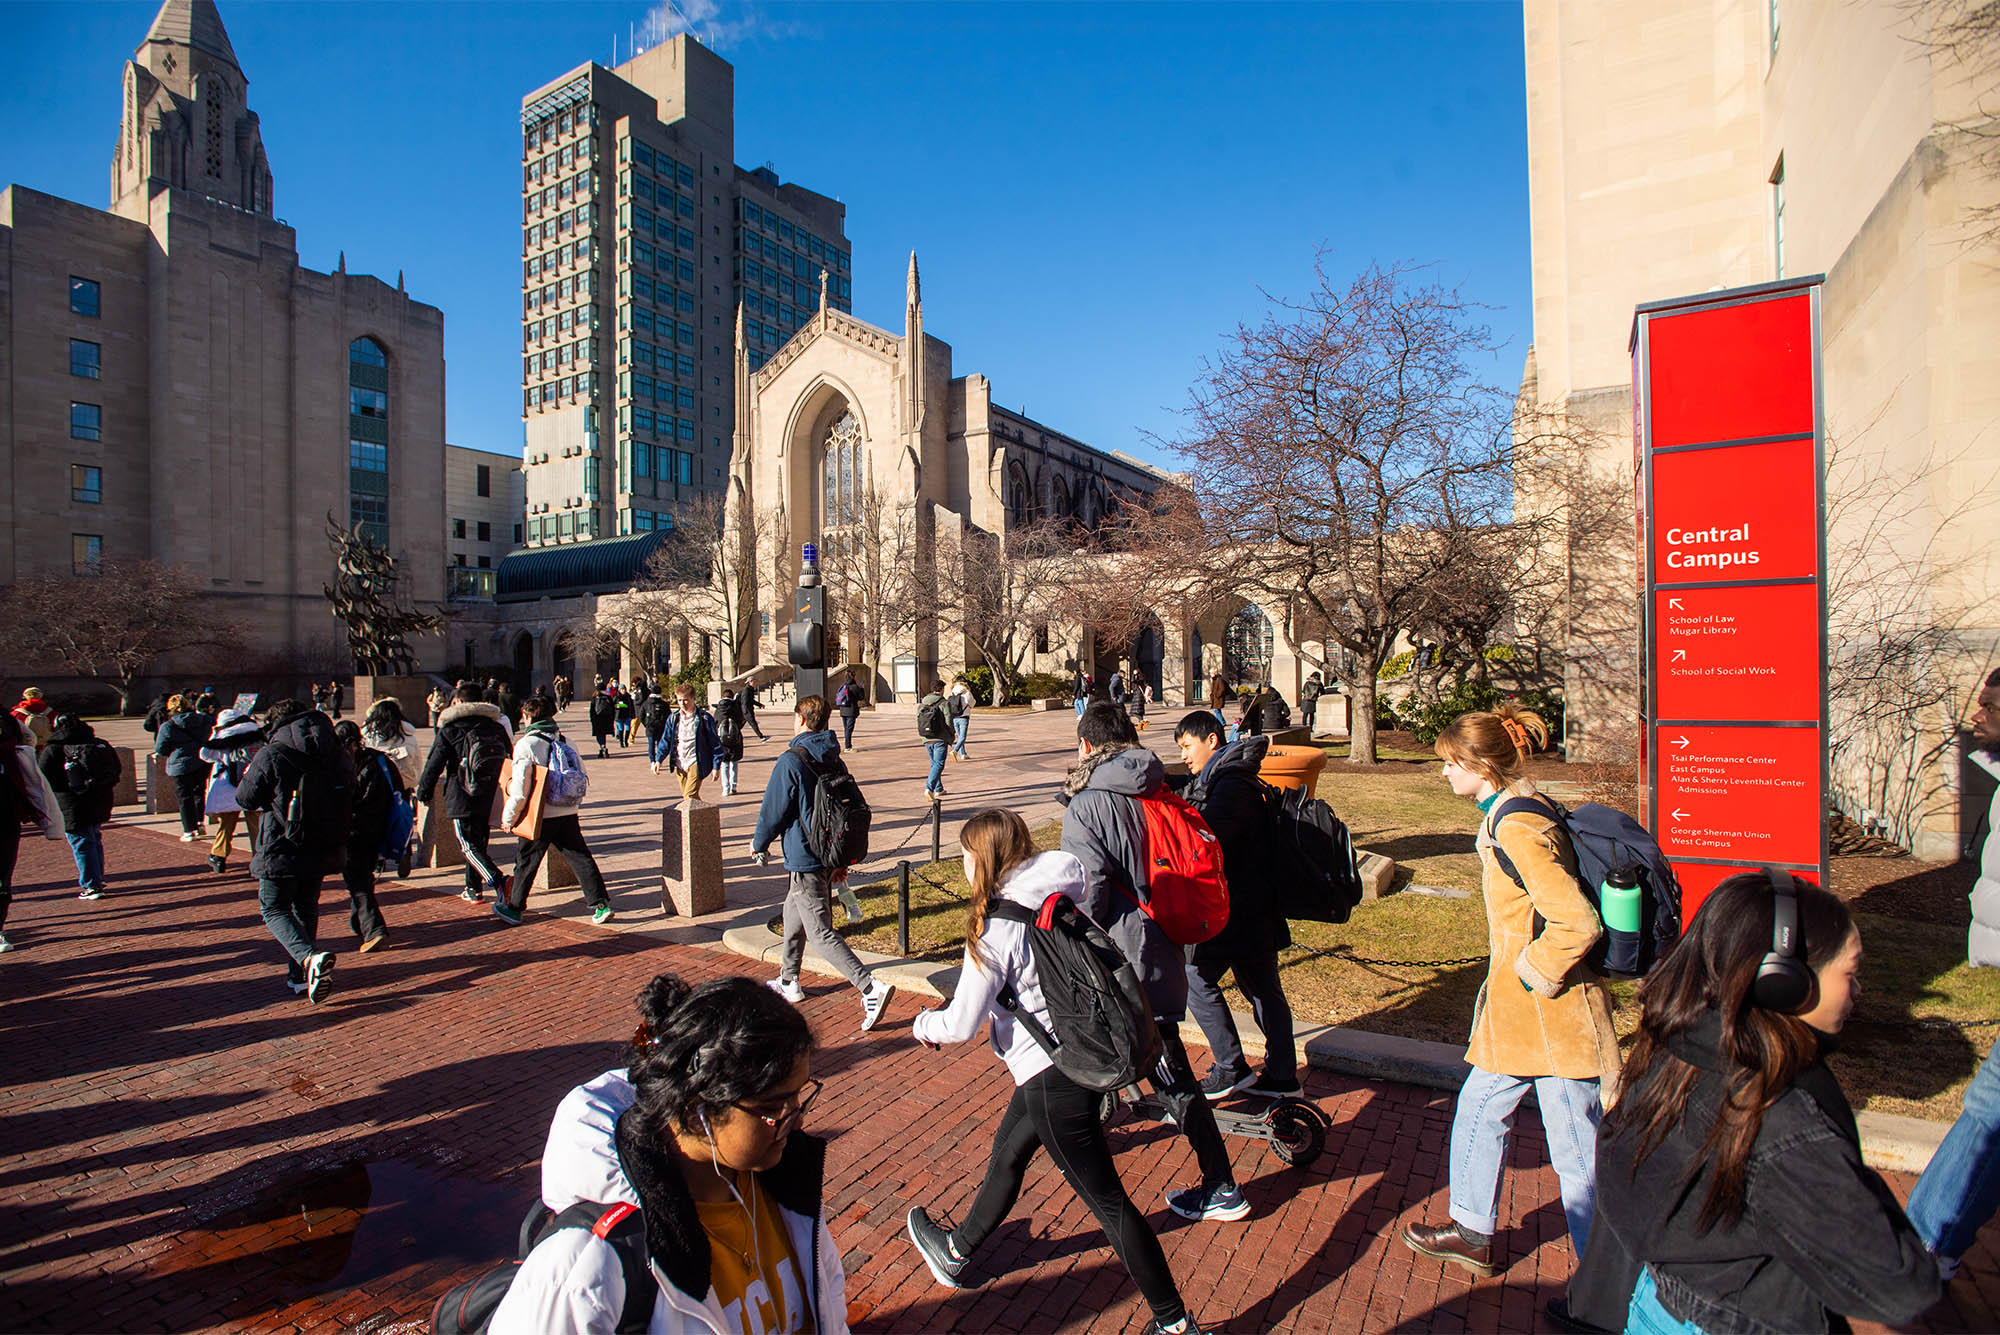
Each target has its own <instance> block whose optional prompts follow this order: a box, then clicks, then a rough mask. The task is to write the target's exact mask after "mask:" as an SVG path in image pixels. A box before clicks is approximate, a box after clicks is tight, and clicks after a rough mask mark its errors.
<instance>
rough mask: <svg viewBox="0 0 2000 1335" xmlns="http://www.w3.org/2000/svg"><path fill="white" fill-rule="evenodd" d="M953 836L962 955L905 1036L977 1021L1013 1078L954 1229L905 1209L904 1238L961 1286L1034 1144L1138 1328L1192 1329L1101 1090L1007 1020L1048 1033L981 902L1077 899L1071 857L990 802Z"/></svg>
mask: <svg viewBox="0 0 2000 1335" xmlns="http://www.w3.org/2000/svg"><path fill="white" fill-rule="evenodd" d="M958 842H959V846H960V847H961V848H963V849H964V850H965V864H966V875H967V877H968V878H969V879H970V880H971V882H972V896H971V904H970V907H969V911H968V912H967V915H966V925H965V962H964V964H963V966H962V967H961V968H960V970H959V978H958V988H957V990H956V991H955V992H954V993H953V994H952V999H951V1004H950V1005H948V1006H946V1007H944V1008H943V1009H940V1010H927V1011H924V1012H923V1013H922V1014H920V1015H918V1016H917V1018H916V1021H915V1023H914V1024H912V1025H911V1034H912V1035H913V1036H914V1037H915V1038H916V1040H917V1041H918V1042H919V1043H922V1044H923V1045H924V1046H925V1047H931V1048H935V1047H940V1046H942V1045H944V1044H946V1043H964V1042H968V1041H969V1040H971V1039H972V1038H973V1037H975V1036H976V1035H977V1034H978V1033H979V1030H980V1028H981V1026H985V1027H986V1028H987V1029H988V1033H989V1039H990V1041H991V1043H992V1045H993V1051H994V1052H995V1053H996V1054H997V1055H998V1056H999V1057H1000V1059H1001V1060H1002V1061H1003V1062H1005V1063H1006V1064H1007V1071H1008V1074H1010V1075H1011V1076H1013V1078H1014V1096H1013V1098H1011V1099H1010V1100H1008V1103H1007V1111H1006V1112H1004V1113H1003V1114H1001V1117H1000V1127H999V1130H998V1131H996V1132H995V1133H994V1136H993V1153H992V1157H991V1159H990V1160H989V1161H988V1164H987V1168H986V1178H985V1180H984V1181H983V1182H981V1183H980V1186H979V1193H978V1195H976V1196H975V1197H974V1198H973V1201H972V1206H971V1208H970V1209H969V1210H968V1211H967V1212H966V1215H965V1218H964V1219H963V1220H962V1221H961V1222H960V1223H959V1225H958V1226H957V1227H956V1228H947V1227H945V1226H944V1225H942V1224H940V1223H938V1222H936V1221H934V1220H933V1219H932V1218H931V1216H930V1212H929V1211H928V1210H926V1209H925V1208H924V1207H923V1206H921V1205H920V1206H917V1207H915V1208H914V1209H912V1210H911V1211H910V1212H909V1214H908V1216H907V1217H906V1219H905V1228H906V1229H907V1231H908V1233H909V1235H910V1241H911V1242H912V1243H914V1244H915V1245H916V1248H917V1254H918V1255H920V1256H922V1257H923V1259H924V1264H925V1265H926V1266H928V1267H929V1268H930V1272H931V1274H932V1276H933V1277H935V1278H936V1280H937V1282H938V1283H940V1284H943V1285H945V1286H946V1287H948V1288H954V1289H962V1288H968V1287H970V1285H969V1284H968V1282H967V1278H968V1276H967V1272H968V1271H969V1270H970V1268H971V1265H972V1260H973V1258H974V1257H975V1256H976V1255H977V1254H978V1252H979V1247H980V1244H982V1243H984V1242H985V1241H986V1239H987V1238H989V1237H991V1236H992V1234H993V1231H994V1230H995V1229H996V1228H998V1227H999V1226H1000V1225H1001V1223H1002V1222H1003V1221H1004V1220H1005V1219H1006V1218H1007V1216H1008V1214H1009V1213H1010V1212H1012V1210H1013V1208H1014V1205H1015V1203H1016V1202H1017V1201H1019V1200H1020V1198H1021V1181H1022V1178H1023V1176H1024V1175H1025V1174H1026V1173H1027V1170H1028V1165H1029V1164H1030V1163H1031V1162H1033V1160H1034V1157H1035V1152H1036V1151H1037V1150H1042V1149H1046V1150H1047V1151H1048V1154H1049V1158H1050V1160H1051V1161H1052V1162H1053V1163H1054V1164H1055V1166H1056V1169H1057V1171H1059V1172H1060V1173H1061V1174H1062V1175H1063V1180H1064V1181H1065V1182H1067V1183H1069V1186H1070V1190H1072V1191H1074V1192H1075V1193H1076V1194H1077V1195H1078V1196H1079V1197H1081V1198H1082V1200H1083V1203H1084V1204H1085V1205H1086V1206H1088V1207H1089V1209H1090V1212H1091V1214H1093V1215H1094V1216H1096V1218H1097V1222H1098V1225H1099V1227H1101V1228H1102V1229H1103V1230H1104V1236H1105V1238H1106V1239H1107V1240H1108V1241H1109V1242H1110V1243H1111V1247H1112V1250H1113V1251H1115V1252H1117V1254H1118V1259H1119V1260H1120V1261H1121V1262H1122V1263H1123V1264H1124V1266H1125V1269H1126V1271H1127V1273H1129V1274H1130V1275H1131V1276H1132V1282H1133V1284H1135V1285H1136V1286H1137V1287H1138V1289H1139V1292H1140V1294H1141V1295H1142V1296H1143V1297H1144V1298H1145V1299H1146V1305H1147V1306H1148V1307H1150V1308H1152V1309H1153V1319H1152V1320H1151V1321H1150V1322H1149V1323H1148V1324H1147V1326H1146V1330H1147V1332H1148V1333H1149V1335H1151V1333H1152V1332H1171V1333H1173V1335H1179V1333H1180V1332H1183V1331H1188V1330H1198V1329H1199V1328H1198V1327H1196V1326H1195V1325H1194V1323H1193V1322H1192V1321H1190V1320H1189V1319H1188V1310H1187V1304H1186V1303H1185V1302H1184V1301H1183V1300H1182V1298H1181V1293H1180V1289H1179V1286H1177V1285H1176V1284H1175V1283H1174V1277H1173V1272H1172V1271H1170V1270H1169V1269H1168V1268H1167V1258H1166V1254H1165V1253H1164V1252H1163V1251H1161V1250H1160V1240H1159V1238H1158V1237H1156V1236H1155V1235H1154V1233H1153V1228H1152V1225H1151V1224H1150V1223H1148V1222H1147V1220H1146V1213H1145V1211H1143V1210H1141V1209H1140V1208H1139V1207H1138V1206H1136V1205H1134V1204H1133V1203H1132V1198H1131V1197H1130V1196H1128V1195H1127V1194H1126V1192H1125V1184H1124V1183H1123V1182H1121V1181H1120V1180H1119V1177H1118V1167H1117V1165H1116V1164H1115V1163H1114V1162H1113V1161H1112V1158H1111V1146H1110V1145H1109V1144H1108V1143H1107V1142H1106V1141H1105V1138H1104V1125H1103V1123H1102V1121H1101V1120H1100V1119H1099V1103H1100V1101H1101V1099H1102V1097H1103V1096H1102V1095H1100V1094H1097V1093H1095V1092H1093V1091H1091V1090H1087V1089H1085V1088H1083V1087H1082V1086H1081V1085H1078V1084H1077V1083H1076V1082H1075V1081H1073V1080H1071V1079H1070V1078H1069V1077H1068V1076H1066V1075H1064V1074H1063V1073H1062V1072H1061V1071H1059V1070H1057V1069H1056V1066H1055V1063H1054V1062H1053V1061H1052V1060H1051V1059H1050V1058H1049V1055H1048V1053H1047V1052H1045V1051H1044V1050H1043V1049H1042V1047H1041V1045H1040V1044H1038V1043H1037V1042H1035V1040H1034V1038H1033V1037H1032V1036H1030V1034H1029V1032H1028V1029H1027V1026H1026V1025H1024V1024H1022V1023H1021V1022H1020V1021H1019V1020H1018V1019H1017V1018H1016V1015H1017V1014H1020V1015H1025V1016H1029V1017H1032V1018H1033V1020H1034V1021H1035V1022H1036V1023H1038V1024H1040V1025H1041V1026H1042V1028H1043V1029H1044V1030H1048V1031H1051V1032H1053V1029H1054V1022H1053V1021H1052V1020H1051V1018H1050V1016H1049V1010H1048V1006H1047V1003H1046V1001H1045V999H1044V998H1043V995H1042V984H1041V977H1040V975H1039V974H1038V973H1037V972H1036V968H1035V957H1034V954H1033V953H1032V951H1031V950H1030V948H1029V945H1028V936H1027V928H1026V927H1025V926H1024V925H1023V924H1022V923H1020V922H1017V921H1015V920H1013V919H1012V918H1010V917H1005V916H995V915H994V913H993V908H994V906H995V905H996V904H997V903H1006V904H1010V905H1013V906H1014V907H1015V908H1018V909H1020V910H1021V911H1023V912H1024V913H1027V914H1035V913H1038V912H1040V910H1041V908H1042V905H1043V904H1044V902H1045V901H1047V900H1049V899H1050V898H1052V897H1054V896H1058V895H1061V896H1066V897H1067V898H1068V899H1069V900H1070V901H1071V902H1072V903H1077V902H1079V901H1080V900H1081V899H1082V898H1083V897H1084V895H1085V894H1086V892H1087V881H1086V878H1085V875H1084V870H1083V864H1082V863H1081V862H1079V861H1077V860H1076V858H1075V857H1074V856H1073V855H1071V854H1069V853H1038V852H1037V851H1036V850H1035V841H1034V838H1033V836H1032V835H1030V834H1029V833H1028V826H1027V823H1026V822H1025V821H1023V820H1022V819H1021V818H1020V817H1019V816H1017V815H1015V814H1014V813H1013V812H1011V811H1005V810H1001V809H999V808H994V809H992V810H987V811H982V812H980V813H979V814H978V815H976V816H974V817H973V818H972V819H971V820H969V821H967V822H966V823H965V825H964V826H963V827H962V828H961V829H960V830H959V836H958ZM1003 995H1008V996H1010V997H1011V999H1012V1000H1013V1003H1014V1005H1013V1006H1012V1007H1007V1006H1002V1005H1001V1004H1000V998H1001V997H1002V996H1003Z"/></svg>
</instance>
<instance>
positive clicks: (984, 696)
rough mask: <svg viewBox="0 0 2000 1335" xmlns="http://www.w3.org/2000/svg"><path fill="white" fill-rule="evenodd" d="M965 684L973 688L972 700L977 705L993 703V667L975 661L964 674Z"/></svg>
mask: <svg viewBox="0 0 2000 1335" xmlns="http://www.w3.org/2000/svg"><path fill="white" fill-rule="evenodd" d="M962 675H963V676H964V677H965V684H966V685H968V686H970V687H971V688H972V702H973V703H974V704H976V705H990V704H992V703H993V669H992V668H990V667H987V666H986V664H984V663H975V664H974V665H973V666H971V667H969V668H967V669H966V670H965V672H964V673H963V674H962Z"/></svg>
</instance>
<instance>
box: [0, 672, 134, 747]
mask: <svg viewBox="0 0 2000 1335" xmlns="http://www.w3.org/2000/svg"><path fill="white" fill-rule="evenodd" d="M13 714H14V720H15V721H16V722H17V723H19V724H20V725H21V728H22V730H23V731H24V732H26V733H27V734H28V737H29V740H30V741H31V742H32V743H33V744H34V748H35V750H37V751H40V750H41V749H42V748H43V747H45V746H47V745H48V744H49V734H50V733H52V732H54V731H55V722H54V720H55V711H54V710H53V709H51V708H49V702H48V701H46V700H44V699H42V688H41V687H39V686H30V687H28V688H27V689H26V690H24V691H22V692H21V702H20V703H19V704H17V705H15V706H14V710H13ZM152 730H153V729H151V728H148V729H147V731H148V732H151V731H152Z"/></svg>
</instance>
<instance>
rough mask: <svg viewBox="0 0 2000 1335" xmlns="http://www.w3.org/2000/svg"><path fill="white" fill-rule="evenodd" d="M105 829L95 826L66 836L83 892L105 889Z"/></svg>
mask: <svg viewBox="0 0 2000 1335" xmlns="http://www.w3.org/2000/svg"><path fill="white" fill-rule="evenodd" d="M103 830H104V827H103V826H101V825H93V826H91V827H90V828H89V829H87V830H78V831H77V832H76V833H75V834H66V835H64V836H63V838H65V839H67V840H69V853H70V856H71V857H73V858H75V859H76V884H77V887H78V888H79V889H82V890H102V889H103V888H104V834H103Z"/></svg>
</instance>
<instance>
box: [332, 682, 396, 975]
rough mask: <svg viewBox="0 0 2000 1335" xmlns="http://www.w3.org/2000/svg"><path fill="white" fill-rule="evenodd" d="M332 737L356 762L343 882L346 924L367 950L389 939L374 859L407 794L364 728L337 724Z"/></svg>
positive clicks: (342, 871)
mask: <svg viewBox="0 0 2000 1335" xmlns="http://www.w3.org/2000/svg"><path fill="white" fill-rule="evenodd" d="M333 736H334V740H336V741H338V742H339V743H340V744H341V746H342V747H343V748H344V749H345V750H346V751H347V757H348V759H349V761H351V762H352V763H353V765H354V800H353V803H352V806H351V811H352V815H351V816H350V817H349V818H348V825H347V856H346V858H345V860H344V862H343V863H342V866H341V880H342V881H344V882H345V883H346V885H347V906H348V907H347V925H348V926H349V927H350V928H352V929H353V932H354V938H355V940H357V941H359V942H360V943H361V949H362V951H363V953H366V952H368V951H371V950H378V949H380V948H381V947H382V946H384V945H387V944H388V941H389V929H388V926H387V925H386V924H385V923H383V921H382V907H381V905H380V904H378V903H377V902H376V900H375V861H376V859H377V858H379V857H381V856H382V845H383V844H384V843H385V842H386V841H387V840H388V836H389V820H390V817H391V815H392V814H393V813H394V808H395V806H396V803H397V801H398V799H401V800H403V801H408V800H409V798H408V795H407V793H406V790H405V789H404V787H403V776H402V774H401V773H399V772H398V771H397V769H396V766H395V764H394V763H393V762H391V761H390V759H389V757H388V756H386V755H384V754H383V753H382V752H380V751H377V750H375V749H374V748H373V747H371V746H369V745H368V744H367V743H366V742H365V741H363V740H362V736H361V729H360V728H358V727H356V726H355V725H354V724H353V723H352V722H350V721H346V720H343V721H342V722H339V723H336V724H334V725H333Z"/></svg>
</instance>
